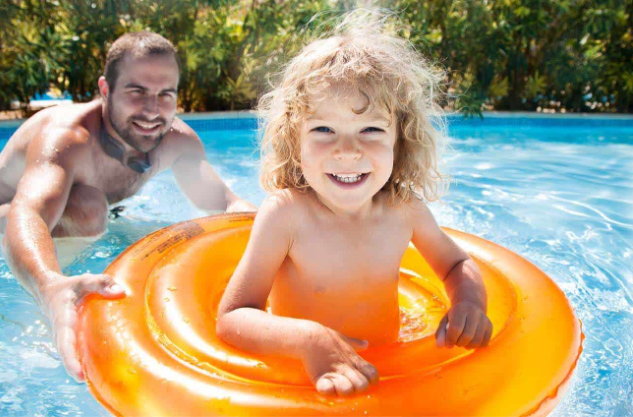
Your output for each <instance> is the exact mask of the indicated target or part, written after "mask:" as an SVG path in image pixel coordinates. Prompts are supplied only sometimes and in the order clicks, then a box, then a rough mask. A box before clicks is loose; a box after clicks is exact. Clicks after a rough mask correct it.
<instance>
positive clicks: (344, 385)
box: [331, 373, 354, 397]
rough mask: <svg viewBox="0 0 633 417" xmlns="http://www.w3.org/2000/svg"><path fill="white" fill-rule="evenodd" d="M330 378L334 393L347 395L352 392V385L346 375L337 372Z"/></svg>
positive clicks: (340, 395)
mask: <svg viewBox="0 0 633 417" xmlns="http://www.w3.org/2000/svg"><path fill="white" fill-rule="evenodd" d="M331 379H332V382H333V383H334V389H335V390H336V395H338V396H339V397H348V396H350V395H352V394H353V393H354V385H352V382H351V381H350V380H349V379H347V377H346V376H344V375H341V374H339V373H333V375H332V377H331Z"/></svg>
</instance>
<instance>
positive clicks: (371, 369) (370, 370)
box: [356, 359, 380, 384]
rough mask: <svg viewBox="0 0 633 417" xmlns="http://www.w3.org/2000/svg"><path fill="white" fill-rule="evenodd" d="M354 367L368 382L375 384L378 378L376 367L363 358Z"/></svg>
mask: <svg viewBox="0 0 633 417" xmlns="http://www.w3.org/2000/svg"><path fill="white" fill-rule="evenodd" d="M356 369H358V370H359V371H360V373H362V374H363V375H365V378H367V380H368V381H369V383H370V384H376V383H377V382H378V380H379V379H380V377H379V376H378V370H377V369H376V367H375V366H374V365H372V364H371V363H369V362H367V361H365V360H362V359H361V360H359V363H357V364H356Z"/></svg>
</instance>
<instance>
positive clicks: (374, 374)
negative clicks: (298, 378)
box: [302, 326, 378, 396]
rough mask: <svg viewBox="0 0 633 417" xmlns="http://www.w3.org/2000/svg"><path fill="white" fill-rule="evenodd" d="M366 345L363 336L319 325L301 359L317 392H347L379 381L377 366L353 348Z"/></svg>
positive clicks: (360, 389)
mask: <svg viewBox="0 0 633 417" xmlns="http://www.w3.org/2000/svg"><path fill="white" fill-rule="evenodd" d="M366 348H367V342H366V341H364V340H359V339H354V338H351V337H347V336H345V335H343V334H341V333H339V332H337V331H335V330H333V329H330V328H328V327H325V326H320V328H319V330H318V331H317V332H316V334H315V336H314V337H313V338H311V340H310V343H309V345H308V346H307V347H306V350H305V354H304V355H303V358H302V361H303V365H304V367H305V369H306V371H307V372H308V376H309V377H310V380H311V381H312V383H313V384H314V385H315V386H316V389H317V391H318V392H319V393H321V394H324V395H339V396H348V395H352V394H354V393H360V392H363V391H366V390H367V389H368V388H369V385H370V384H375V383H377V382H378V371H377V370H376V368H375V367H374V366H373V365H372V364H370V363H369V362H367V361H366V360H364V359H363V358H361V357H360V356H359V355H358V354H357V353H356V351H355V349H356V350H364V349H366Z"/></svg>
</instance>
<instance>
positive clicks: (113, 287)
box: [77, 275, 125, 299]
mask: <svg viewBox="0 0 633 417" xmlns="http://www.w3.org/2000/svg"><path fill="white" fill-rule="evenodd" d="M77 292H78V295H79V297H78V298H79V299H81V298H82V297H83V296H85V295H88V294H90V293H98V294H100V295H102V296H103V297H105V298H120V297H123V296H125V289H123V287H121V286H120V285H119V284H117V283H116V282H114V279H112V277H111V276H109V275H84V276H83V277H82V278H81V280H80V281H79V284H78V289H77Z"/></svg>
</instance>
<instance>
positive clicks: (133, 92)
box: [130, 90, 143, 97]
mask: <svg viewBox="0 0 633 417" xmlns="http://www.w3.org/2000/svg"><path fill="white" fill-rule="evenodd" d="M130 94H132V95H133V96H135V97H138V96H140V95H142V94H143V92H142V91H141V90H130Z"/></svg>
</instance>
